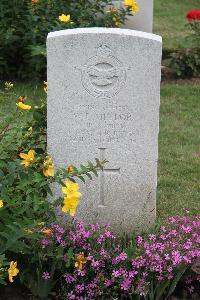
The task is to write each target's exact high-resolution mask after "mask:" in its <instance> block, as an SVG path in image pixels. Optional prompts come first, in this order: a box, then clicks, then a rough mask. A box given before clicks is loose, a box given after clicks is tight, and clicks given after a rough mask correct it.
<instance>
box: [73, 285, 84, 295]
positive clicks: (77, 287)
mask: <svg viewBox="0 0 200 300" xmlns="http://www.w3.org/2000/svg"><path fill="white" fill-rule="evenodd" d="M84 289H85V286H84V284H83V283H82V284H77V285H76V286H75V290H76V292H77V293H78V294H80V293H82V292H83V291H84Z"/></svg>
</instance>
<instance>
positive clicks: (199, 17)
mask: <svg viewBox="0 0 200 300" xmlns="http://www.w3.org/2000/svg"><path fill="white" fill-rule="evenodd" d="M186 18H187V20H188V21H189V22H192V21H200V10H199V9H192V10H189V11H188V13H187V15H186Z"/></svg>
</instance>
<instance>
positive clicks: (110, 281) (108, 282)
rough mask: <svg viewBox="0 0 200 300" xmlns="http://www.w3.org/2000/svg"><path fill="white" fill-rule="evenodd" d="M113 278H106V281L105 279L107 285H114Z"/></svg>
mask: <svg viewBox="0 0 200 300" xmlns="http://www.w3.org/2000/svg"><path fill="white" fill-rule="evenodd" d="M112 283H113V282H112V280H111V279H105V281H104V285H105V286H106V287H109V286H111V285H112Z"/></svg>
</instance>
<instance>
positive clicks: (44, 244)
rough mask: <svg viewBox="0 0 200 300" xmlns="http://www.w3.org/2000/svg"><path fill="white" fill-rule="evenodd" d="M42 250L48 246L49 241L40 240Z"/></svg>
mask: <svg viewBox="0 0 200 300" xmlns="http://www.w3.org/2000/svg"><path fill="white" fill-rule="evenodd" d="M41 244H42V248H45V247H47V246H48V245H49V240H47V239H42V240H41Z"/></svg>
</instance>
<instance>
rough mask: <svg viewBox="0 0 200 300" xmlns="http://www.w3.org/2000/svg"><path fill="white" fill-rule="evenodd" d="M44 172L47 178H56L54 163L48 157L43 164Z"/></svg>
mask: <svg viewBox="0 0 200 300" xmlns="http://www.w3.org/2000/svg"><path fill="white" fill-rule="evenodd" d="M42 171H43V174H44V176H46V177H50V176H54V163H53V161H52V159H51V157H50V156H47V157H46V160H45V161H44V163H43V169H42Z"/></svg>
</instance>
